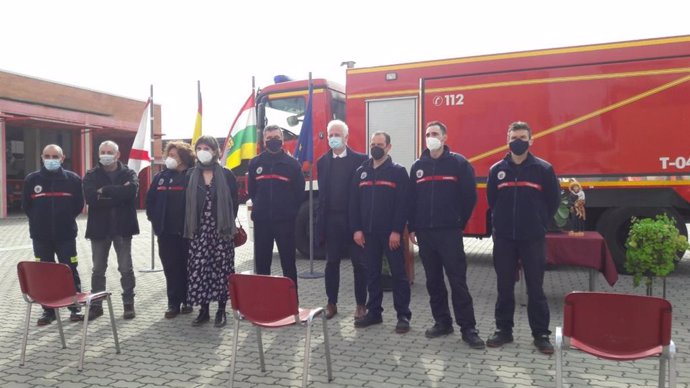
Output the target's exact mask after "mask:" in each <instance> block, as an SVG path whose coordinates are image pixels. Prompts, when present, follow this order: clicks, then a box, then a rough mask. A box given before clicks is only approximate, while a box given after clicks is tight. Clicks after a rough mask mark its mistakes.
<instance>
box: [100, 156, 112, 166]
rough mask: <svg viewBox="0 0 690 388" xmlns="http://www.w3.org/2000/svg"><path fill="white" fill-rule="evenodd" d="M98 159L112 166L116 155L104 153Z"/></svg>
mask: <svg viewBox="0 0 690 388" xmlns="http://www.w3.org/2000/svg"><path fill="white" fill-rule="evenodd" d="M98 161H99V162H101V164H102V165H104V166H110V165H111V164H113V163H115V155H108V154H103V155H101V156H99V157H98Z"/></svg>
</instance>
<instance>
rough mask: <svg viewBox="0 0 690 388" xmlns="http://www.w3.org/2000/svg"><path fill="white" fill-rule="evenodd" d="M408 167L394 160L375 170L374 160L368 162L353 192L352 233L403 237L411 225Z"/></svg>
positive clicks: (355, 179) (360, 170)
mask: <svg viewBox="0 0 690 388" xmlns="http://www.w3.org/2000/svg"><path fill="white" fill-rule="evenodd" d="M408 180H409V177H408V176H407V171H405V167H403V166H401V165H399V164H397V163H393V160H392V159H391V157H390V156H388V159H387V160H386V161H385V162H383V164H382V165H380V166H379V167H378V168H376V169H374V161H373V159H369V160H367V161H365V162H364V163H363V164H362V165H361V166H360V167H359V168H358V169H357V171H355V174H354V176H353V177H352V185H351V191H350V229H351V231H352V232H353V233H354V232H356V231H358V230H361V231H363V232H365V233H372V232H384V233H390V232H398V233H400V234H402V232H403V230H404V229H405V222H406V221H407V208H406V205H405V204H406V202H407V184H408Z"/></svg>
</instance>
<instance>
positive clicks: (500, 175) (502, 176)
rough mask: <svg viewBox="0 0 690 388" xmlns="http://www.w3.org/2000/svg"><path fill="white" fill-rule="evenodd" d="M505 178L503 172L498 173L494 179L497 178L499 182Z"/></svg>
mask: <svg viewBox="0 0 690 388" xmlns="http://www.w3.org/2000/svg"><path fill="white" fill-rule="evenodd" d="M505 177H506V172H505V171H499V172H498V175H496V178H498V180H499V181H500V180H503V179H505Z"/></svg>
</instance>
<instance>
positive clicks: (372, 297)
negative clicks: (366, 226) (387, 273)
mask: <svg viewBox="0 0 690 388" xmlns="http://www.w3.org/2000/svg"><path fill="white" fill-rule="evenodd" d="M389 237H390V232H385V233H381V232H373V233H366V232H365V233H364V240H365V243H364V257H365V260H366V266H367V290H368V291H369V301H368V302H367V309H368V310H369V312H368V314H371V315H373V316H379V317H380V316H381V315H382V313H383V306H382V304H383V288H382V287H381V266H382V260H383V255H384V254H385V255H386V258H387V259H388V265H389V267H390V270H391V275H392V277H393V307H394V308H395V312H396V313H397V317H398V319H400V318H407V319H410V318H412V312H410V282H409V281H408V280H407V273H405V258H404V256H403V248H402V247H403V244H402V241H401V242H400V247H398V249H395V250H390V248H389V247H388V239H389Z"/></svg>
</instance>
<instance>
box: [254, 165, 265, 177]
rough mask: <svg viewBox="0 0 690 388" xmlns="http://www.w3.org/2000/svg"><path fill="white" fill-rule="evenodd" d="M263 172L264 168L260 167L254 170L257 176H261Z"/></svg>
mask: <svg viewBox="0 0 690 388" xmlns="http://www.w3.org/2000/svg"><path fill="white" fill-rule="evenodd" d="M263 171H264V168H263V167H261V166H259V167H257V168H256V174H257V175H261V173H262V172H263Z"/></svg>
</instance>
